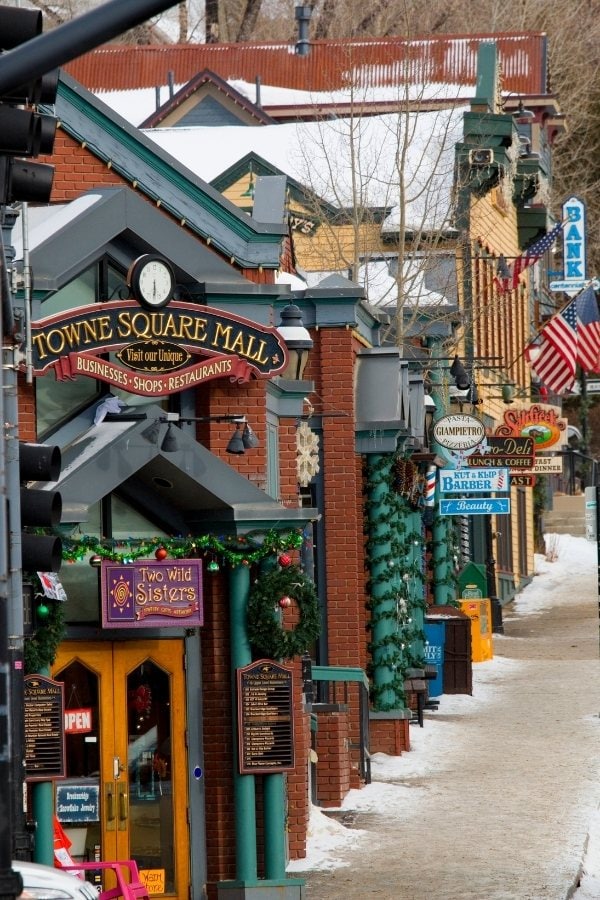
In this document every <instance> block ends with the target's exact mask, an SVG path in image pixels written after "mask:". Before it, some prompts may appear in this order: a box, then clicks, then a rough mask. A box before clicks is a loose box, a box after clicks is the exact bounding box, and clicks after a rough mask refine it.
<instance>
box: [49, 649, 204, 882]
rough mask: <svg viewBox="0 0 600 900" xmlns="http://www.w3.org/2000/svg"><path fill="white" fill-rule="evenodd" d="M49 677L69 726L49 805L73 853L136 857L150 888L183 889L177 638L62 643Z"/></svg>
mask: <svg viewBox="0 0 600 900" xmlns="http://www.w3.org/2000/svg"><path fill="white" fill-rule="evenodd" d="M53 677H54V678H56V680H58V681H63V682H64V684H65V724H66V727H67V735H66V768H67V779H66V780H65V782H58V783H57V793H56V799H57V804H56V812H57V816H58V818H59V821H61V824H62V825H63V828H65V829H66V830H67V833H68V836H69V838H70V839H71V840H73V847H72V848H71V853H72V855H73V856H74V857H75V858H76V859H80V860H84V861H90V860H95V859H101V860H104V861H110V860H117V859H134V860H135V861H136V862H137V864H138V868H139V869H140V871H141V872H142V873H145V877H147V878H148V879H151V880H152V892H153V893H156V894H161V895H169V896H177V897H181V898H184V897H187V885H188V856H189V850H188V846H189V838H188V833H187V753H186V747H185V739H184V734H185V728H186V724H185V683H184V668H183V645H182V642H181V641H177V640H167V641H148V642H144V641H127V642H123V643H114V644H111V643H106V644H99V643H98V644H86V645H83V644H69V643H64V644H63V645H62V646H61V648H60V651H59V654H58V656H57V660H56V664H55V667H54V673H53ZM61 785H62V787H61ZM74 839H75V840H74Z"/></svg>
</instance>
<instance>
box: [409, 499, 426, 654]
mask: <svg viewBox="0 0 600 900" xmlns="http://www.w3.org/2000/svg"><path fill="white" fill-rule="evenodd" d="M421 519H422V515H421V511H420V510H416V511H415V512H412V513H411V514H410V516H409V519H408V523H407V525H408V528H409V531H410V534H412V535H415V537H413V538H412V539H411V546H410V567H411V570H412V572H413V573H414V575H413V576H412V584H411V593H410V596H411V599H412V607H411V615H412V619H413V633H415V632H418V633H419V634H421V633H422V632H423V626H424V624H425V610H424V608H423V606H424V599H425V593H424V590H425V589H424V583H423V580H422V579H421V578H419V576H418V575H417V573H421V574H422V573H423V547H422V541H420V540H419V539H418V538H417V537H416V535H418V534H420V533H421ZM411 649H412V652H413V654H414V656H416V657H417V658H422V657H423V653H424V644H423V638H422V637H418V638H415V640H414V641H413V645H412V648H411Z"/></svg>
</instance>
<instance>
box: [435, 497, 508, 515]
mask: <svg viewBox="0 0 600 900" xmlns="http://www.w3.org/2000/svg"><path fill="white" fill-rule="evenodd" d="M509 514H510V497H465V498H463V499H460V500H458V499H457V500H440V515H441V516H503V515H509Z"/></svg>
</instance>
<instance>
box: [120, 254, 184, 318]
mask: <svg viewBox="0 0 600 900" xmlns="http://www.w3.org/2000/svg"><path fill="white" fill-rule="evenodd" d="M127 284H128V285H129V289H130V291H131V293H132V294H133V296H134V297H135V299H136V300H137V301H138V303H140V304H141V305H142V306H145V307H147V308H149V309H160V307H161V306H166V305H167V303H168V302H169V300H171V299H172V297H173V292H174V290H175V273H174V272H173V268H172V267H171V264H170V263H169V262H168V261H167V260H166V259H165V258H164V257H163V256H159V255H158V254H153V253H146V254H144V255H143V256H138V258H137V259H136V260H134V261H133V262H132V264H131V266H130V267H129V272H128V273H127Z"/></svg>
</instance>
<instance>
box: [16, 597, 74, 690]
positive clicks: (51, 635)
mask: <svg viewBox="0 0 600 900" xmlns="http://www.w3.org/2000/svg"><path fill="white" fill-rule="evenodd" d="M36 600H37V598H36ZM45 604H46V605H47V607H48V617H47V618H46V619H44V620H43V622H40V624H39V625H38V627H37V628H36V630H35V633H34V634H33V635H32V636H31V637H28V638H27V639H26V640H25V646H24V652H23V655H24V663H25V674H26V675H33V674H34V673H35V672H43V671H44V670H45V669H49V668H50V666H51V665H52V663H53V662H54V660H55V658H56V649H57V647H58V645H59V644H60V642H61V641H62V639H63V637H64V633H65V619H64V613H63V604H62V603H60V602H57V601H55V600H49V601H48V600H46V601H45Z"/></svg>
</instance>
